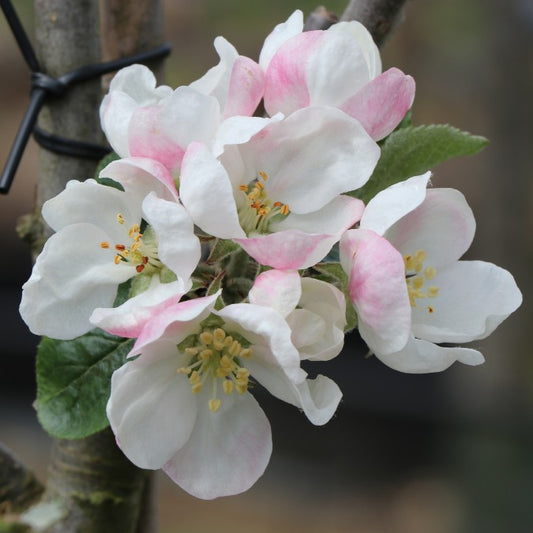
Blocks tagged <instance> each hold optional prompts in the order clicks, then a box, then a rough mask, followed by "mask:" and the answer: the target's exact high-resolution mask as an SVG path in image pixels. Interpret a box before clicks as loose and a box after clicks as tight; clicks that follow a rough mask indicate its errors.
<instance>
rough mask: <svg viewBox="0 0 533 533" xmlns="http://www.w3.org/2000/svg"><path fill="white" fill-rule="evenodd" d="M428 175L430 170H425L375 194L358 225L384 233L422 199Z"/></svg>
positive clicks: (424, 194) (379, 233)
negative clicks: (421, 173) (419, 174)
mask: <svg viewBox="0 0 533 533" xmlns="http://www.w3.org/2000/svg"><path fill="white" fill-rule="evenodd" d="M430 177H431V172H426V173H425V174H423V175H421V176H414V177H412V178H409V179H408V180H405V181H400V182H399V183H395V184H394V185H391V186H390V187H387V188H386V189H384V190H383V191H381V192H379V193H378V194H376V196H374V198H372V200H370V202H368V205H367V206H366V209H365V211H364V213H363V216H362V218H361V223H360V227H361V228H364V229H371V230H372V231H374V232H375V233H377V234H378V235H384V234H385V232H386V231H387V230H388V229H389V228H390V227H391V226H392V225H393V224H395V223H396V222H398V220H400V219H401V218H402V217H404V216H405V215H407V213H409V212H411V211H413V210H414V209H415V208H416V207H418V206H419V205H420V204H421V203H422V202H423V201H424V199H425V198H426V186H427V183H428V181H429V178H430ZM415 251H416V250H415Z"/></svg>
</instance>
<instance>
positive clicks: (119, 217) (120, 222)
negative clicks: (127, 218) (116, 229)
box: [117, 213, 124, 224]
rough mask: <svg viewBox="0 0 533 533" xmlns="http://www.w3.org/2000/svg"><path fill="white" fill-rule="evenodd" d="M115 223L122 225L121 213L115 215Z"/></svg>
mask: <svg viewBox="0 0 533 533" xmlns="http://www.w3.org/2000/svg"><path fill="white" fill-rule="evenodd" d="M117 222H118V223H119V224H124V217H123V216H122V214H121V213H119V214H118V215H117Z"/></svg>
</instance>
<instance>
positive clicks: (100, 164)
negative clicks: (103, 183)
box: [94, 152, 124, 190]
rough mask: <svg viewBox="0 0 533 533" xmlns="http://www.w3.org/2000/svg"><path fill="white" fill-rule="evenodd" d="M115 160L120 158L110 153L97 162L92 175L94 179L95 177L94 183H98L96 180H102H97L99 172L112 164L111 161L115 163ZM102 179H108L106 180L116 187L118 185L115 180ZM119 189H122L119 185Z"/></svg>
mask: <svg viewBox="0 0 533 533" xmlns="http://www.w3.org/2000/svg"><path fill="white" fill-rule="evenodd" d="M117 159H120V156H119V155H118V154H117V153H116V152H111V153H110V154H107V155H106V156H105V157H103V158H102V159H100V161H99V162H98V166H97V167H96V171H95V173H94V177H95V179H96V181H98V179H102V178H99V175H100V172H102V170H104V168H105V167H107V165H109V163H112V162H113V161H116V160H117ZM104 179H108V180H110V181H112V182H114V183H116V184H117V185H120V184H119V183H117V182H116V181H115V180H112V179H110V178H104ZM120 187H122V185H120ZM122 190H124V189H122Z"/></svg>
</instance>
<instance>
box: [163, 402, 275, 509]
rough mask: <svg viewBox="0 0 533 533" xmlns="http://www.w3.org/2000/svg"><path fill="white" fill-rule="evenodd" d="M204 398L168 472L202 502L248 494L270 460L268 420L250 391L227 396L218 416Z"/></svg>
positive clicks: (270, 448) (167, 468)
mask: <svg viewBox="0 0 533 533" xmlns="http://www.w3.org/2000/svg"><path fill="white" fill-rule="evenodd" d="M200 395H201V396H200V398H199V408H198V418H197V420H196V424H195V426H194V429H193V431H192V434H191V437H190V439H189V441H188V442H187V444H185V446H184V447H183V448H181V449H180V450H179V451H178V452H177V453H176V454H175V455H174V456H173V457H172V459H170V461H168V462H167V463H166V464H165V466H164V468H163V470H164V471H165V473H166V474H167V475H168V476H169V477H170V478H171V479H172V480H173V481H174V482H175V483H177V484H178V485H179V486H180V487H181V488H182V489H184V490H186V491H187V492H188V493H190V494H192V495H193V496H196V497H197V498H203V499H205V500H211V499H213V498H218V497H220V496H231V495H233V494H239V493H241V492H244V491H245V490H247V489H249V488H250V487H251V486H252V485H253V484H254V483H255V482H256V481H257V480H258V479H259V477H261V475H262V474H263V472H264V471H265V468H266V466H267V464H268V462H269V460H270V455H271V453H272V437H271V431H270V424H269V423H268V419H267V417H266V416H265V414H264V413H263V410H262V409H261V408H260V407H259V405H258V403H257V402H256V401H255V399H254V398H253V396H251V395H250V394H248V393H245V394H244V395H242V396H241V395H235V394H233V395H230V396H226V397H224V399H223V402H222V406H221V408H220V410H219V411H218V412H216V413H213V412H211V411H210V410H209V409H208V408H207V402H208V397H207V396H206V395H205V394H203V396H202V393H200ZM190 396H192V394H190ZM202 399H203V400H205V402H203V401H202ZM204 405H205V408H203V407H204Z"/></svg>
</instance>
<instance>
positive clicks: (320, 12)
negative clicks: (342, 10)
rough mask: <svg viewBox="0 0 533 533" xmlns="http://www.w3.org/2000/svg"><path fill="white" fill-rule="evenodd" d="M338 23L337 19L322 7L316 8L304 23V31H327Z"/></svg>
mask: <svg viewBox="0 0 533 533" xmlns="http://www.w3.org/2000/svg"><path fill="white" fill-rule="evenodd" d="M338 21H339V17H337V15H335V13H332V12H331V11H328V10H327V9H326V8H325V7H324V6H319V7H317V8H316V9H315V10H314V11H313V12H312V13H311V14H310V15H309V17H307V20H306V21H305V26H304V31H311V30H327V29H328V28H329V27H330V26H333V24H335V23H336V22H338Z"/></svg>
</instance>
